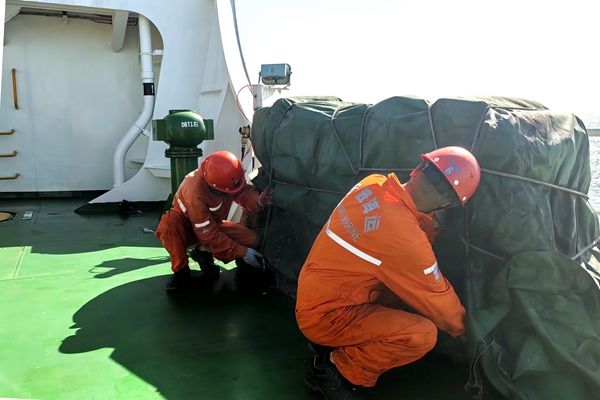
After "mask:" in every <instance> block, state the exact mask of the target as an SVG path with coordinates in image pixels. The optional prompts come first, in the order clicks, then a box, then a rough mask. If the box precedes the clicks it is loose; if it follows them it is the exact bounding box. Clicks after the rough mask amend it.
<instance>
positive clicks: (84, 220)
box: [0, 198, 162, 254]
mask: <svg viewBox="0 0 600 400" xmlns="http://www.w3.org/2000/svg"><path fill="white" fill-rule="evenodd" d="M85 201H86V200H85V199H78V198H75V199H0V208H1V209H2V210H6V211H10V212H15V213H16V214H17V215H16V216H15V218H13V219H12V220H10V221H6V222H3V223H2V224H0V238H1V243H2V246H3V247H19V246H31V252H32V253H38V254H76V253H87V252H92V251H100V250H105V249H109V248H113V247H122V246H131V247H162V245H161V243H160V240H158V239H157V238H156V237H154V235H153V234H152V233H147V232H145V231H144V229H145V228H149V229H150V230H152V231H153V230H155V229H156V227H157V226H158V222H159V219H160V216H161V211H160V210H155V209H147V210H144V211H143V212H141V213H135V214H130V215H123V214H119V213H118V211H117V210H116V206H115V207H114V208H115V210H114V212H107V213H102V214H91V215H79V214H76V213H75V209H76V208H77V207H79V206H80V205H81V204H85ZM27 211H32V212H33V216H32V218H31V219H30V220H23V219H22V216H23V214H24V213H25V212H27Z"/></svg>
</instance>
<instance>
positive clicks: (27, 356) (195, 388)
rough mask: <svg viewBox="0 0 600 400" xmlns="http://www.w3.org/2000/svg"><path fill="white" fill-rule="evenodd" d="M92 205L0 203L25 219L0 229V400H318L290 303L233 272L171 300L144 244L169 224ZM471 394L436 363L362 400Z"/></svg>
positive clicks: (161, 261) (461, 379) (164, 262)
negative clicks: (244, 285)
mask: <svg viewBox="0 0 600 400" xmlns="http://www.w3.org/2000/svg"><path fill="white" fill-rule="evenodd" d="M86 202H87V199H85V198H68V199H65V198H48V199H3V200H0V211H9V212H15V213H17V215H16V216H15V218H13V219H12V220H8V221H4V222H1V223H0V301H1V304H2V308H1V309H0V321H1V322H0V372H1V373H0V397H3V398H19V399H140V400H141V399H181V400H184V399H185V400H188V399H221V400H228V399H235V400H237V399H269V400H275V399H290V400H292V399H293V400H302V399H307V400H308V399H321V398H322V397H321V395H320V394H319V393H317V392H313V391H311V390H310V389H308V388H307V387H306V386H305V384H304V383H303V375H304V372H305V370H306V368H307V366H308V362H309V359H310V357H311V353H310V351H309V349H308V347H307V341H306V339H305V338H304V337H303V335H302V334H301V332H300V331H299V330H298V327H297V325H296V322H295V319H294V313H293V310H294V300H293V299H292V298H291V297H288V296H286V295H284V294H283V293H281V292H279V291H277V290H274V291H272V292H270V293H267V294H263V295H259V296H244V295H241V294H239V293H238V292H237V291H236V288H235V280H234V275H235V273H234V272H235V271H234V270H233V268H232V265H226V266H223V270H222V273H221V277H220V279H219V281H218V282H217V283H216V284H214V285H213V286H207V287H205V288H204V289H203V290H200V291H197V292H194V293H191V294H188V295H186V296H173V295H168V294H167V293H166V292H165V283H166V281H167V279H168V277H169V276H170V264H169V259H168V254H167V253H166V251H165V250H164V249H163V248H162V246H161V244H160V242H159V241H158V240H157V239H156V238H155V237H154V235H152V234H151V233H146V232H145V231H144V228H150V229H155V228H156V225H157V223H158V219H159V216H160V210H146V211H145V212H143V213H139V214H130V215H120V214H119V213H117V212H116V211H117V210H116V208H115V210H114V211H115V212H112V213H111V212H109V213H102V214H93V215H92V214H90V215H80V214H77V213H75V212H74V210H75V209H77V208H78V207H79V206H81V205H84V204H86ZM26 211H33V216H32V218H31V219H29V220H26V219H22V216H23V214H24V212H26ZM191 267H192V269H193V270H194V269H195V270H198V266H197V265H195V264H192V265H191ZM197 273H198V274H199V272H197ZM467 380H468V365H460V366H455V365H454V363H453V361H452V360H449V359H447V358H444V357H442V356H441V355H438V354H435V353H431V354H429V355H427V356H426V357H424V358H423V359H422V360H419V361H417V362H415V363H413V364H411V365H408V366H404V367H400V368H396V369H394V370H392V371H389V372H387V373H385V374H384V375H382V376H381V378H380V380H379V382H378V384H377V386H376V387H375V388H372V389H367V390H365V392H364V393H365V396H367V398H369V399H398V398H402V399H404V400H412V399H446V400H453V399H468V398H470V396H469V395H468V394H467V393H465V391H464V389H463V385H464V384H465V383H466V381H467Z"/></svg>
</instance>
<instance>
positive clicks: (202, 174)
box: [155, 151, 272, 291]
mask: <svg viewBox="0 0 600 400" xmlns="http://www.w3.org/2000/svg"><path fill="white" fill-rule="evenodd" d="M271 197H272V191H271V190H270V189H269V188H266V189H265V190H264V191H263V192H262V193H258V192H257V191H256V190H255V189H254V187H253V186H252V185H249V184H247V183H246V180H245V174H244V168H243V166H242V163H241V161H240V160H239V159H238V158H237V157H236V156H235V155H233V154H232V153H230V152H228V151H217V152H215V153H213V154H211V155H209V156H208V157H206V158H205V159H204V160H203V161H202V163H201V164H200V168H198V169H197V170H195V171H192V172H190V173H189V174H188V175H186V177H185V178H184V179H183V181H182V182H181V185H180V186H179V189H178V190H177V193H175V196H174V197H173V207H172V208H171V209H170V210H168V211H166V212H165V213H164V214H163V215H162V217H161V219H160V223H159V224H158V228H157V229H156V232H155V235H156V237H157V238H159V239H160V240H161V241H162V244H163V246H164V248H165V249H166V250H167V252H168V253H169V255H170V256H171V270H172V271H173V273H174V274H173V276H172V277H171V278H170V280H169V281H168V283H167V291H185V290H189V289H190V288H191V275H190V267H189V265H188V255H187V249H188V248H189V247H191V246H195V247H194V248H193V250H192V251H191V252H190V257H191V258H192V259H193V260H195V261H196V262H198V264H199V266H200V270H201V271H202V272H203V273H204V275H208V276H210V277H211V278H212V279H217V278H218V276H219V271H220V270H219V267H218V266H217V265H215V264H214V262H213V257H214V258H216V259H217V260H220V261H222V262H224V263H228V262H230V261H233V260H236V259H243V260H244V261H245V262H246V263H247V264H249V265H251V266H253V267H256V268H262V262H263V259H262V258H263V257H262V254H260V253H259V252H257V251H256V250H255V248H256V246H257V245H258V237H257V235H256V234H255V233H254V232H253V231H252V230H250V229H248V228H246V227H244V226H241V225H238V224H236V223H234V222H230V221H224V219H226V218H227V216H228V214H229V210H230V209H231V205H232V203H233V202H236V203H237V204H239V205H240V206H241V207H243V208H244V209H246V210H248V211H252V212H259V211H261V210H262V209H263V208H264V207H266V206H268V205H270V204H271Z"/></svg>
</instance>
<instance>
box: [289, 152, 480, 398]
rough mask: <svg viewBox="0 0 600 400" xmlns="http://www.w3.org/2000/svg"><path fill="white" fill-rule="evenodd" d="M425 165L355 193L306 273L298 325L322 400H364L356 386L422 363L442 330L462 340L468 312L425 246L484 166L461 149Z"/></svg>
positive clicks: (310, 377)
mask: <svg viewBox="0 0 600 400" xmlns="http://www.w3.org/2000/svg"><path fill="white" fill-rule="evenodd" d="M421 158H422V160H423V162H422V163H421V164H420V165H419V166H418V167H417V168H416V169H415V170H414V171H413V172H412V173H411V179H410V180H409V181H408V182H407V183H405V184H401V183H400V182H399V180H398V178H397V177H396V175H395V174H393V173H392V174H389V175H388V176H387V177H386V176H383V175H370V176H368V177H367V178H365V179H363V180H362V181H361V182H360V183H358V184H357V185H356V186H354V187H353V188H352V190H350V192H349V193H348V194H347V195H346V196H345V197H344V198H343V200H342V201H341V202H340V203H339V204H338V206H337V207H336V208H335V210H334V211H333V213H332V214H331V217H330V218H329V220H328V221H327V223H326V225H325V226H324V228H323V229H322V230H321V232H320V233H319V235H318V236H317V238H316V240H315V242H314V244H313V247H312V249H311V251H310V253H309V255H308V258H307V259H306V262H305V264H304V266H303V267H302V271H301V273H300V276H299V279H298V292H297V301H296V320H297V322H298V326H299V328H300V330H301V331H302V333H303V334H304V335H305V336H306V337H307V338H308V339H309V340H310V341H311V347H312V349H313V351H315V352H316V353H318V354H317V355H316V356H314V358H313V360H312V363H311V365H310V367H309V370H308V372H307V374H306V376H305V382H306V384H307V385H308V386H309V387H311V388H312V389H314V390H318V391H321V392H322V393H323V395H324V396H325V397H326V398H327V399H344V400H348V399H360V398H363V397H361V395H360V394H359V391H357V390H356V387H355V386H365V387H372V386H374V385H375V383H376V382H377V378H378V377H379V376H380V375H381V374H382V373H383V372H385V371H387V370H389V369H392V368H394V367H397V366H401V365H405V364H408V363H411V362H413V361H415V360H418V359H419V358H421V357H423V356H424V355H425V354H426V353H427V352H429V351H430V350H431V349H432V348H433V347H434V345H435V344H436V341H437V330H438V329H441V330H443V331H446V332H448V333H449V334H450V335H452V336H453V337H457V338H460V337H461V336H462V335H463V334H464V331H465V325H464V324H465V321H464V320H465V309H464V307H463V306H462V304H461V302H460V300H459V298H458V296H457V295H456V293H455V292H454V289H453V288H452V286H451V285H450V283H449V282H448V281H447V280H446V279H445V278H444V277H443V276H442V273H441V271H440V269H439V268H438V264H437V261H436V257H435V255H434V253H433V250H432V247H431V244H432V243H433V239H434V238H435V236H436V235H437V233H438V232H439V225H438V224H437V221H436V220H435V219H434V218H432V216H433V215H434V214H433V212H434V211H436V210H441V209H444V208H446V207H451V206H459V205H463V206H464V204H465V203H466V202H467V200H469V198H470V197H471V196H472V194H473V193H474V192H475V190H476V188H477V186H478V184H479V180H480V168H479V164H478V163H477V160H476V159H475V157H473V155H472V154H471V153H470V152H468V151H467V150H465V149H462V148H460V147H445V148H440V149H437V150H434V151H432V152H431V153H428V154H424V155H422V156H421ZM402 305H408V306H409V307H410V308H411V309H413V310H415V311H416V313H412V312H407V311H404V310H402V309H400V307H402ZM404 308H406V307H404Z"/></svg>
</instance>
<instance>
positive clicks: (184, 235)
mask: <svg viewBox="0 0 600 400" xmlns="http://www.w3.org/2000/svg"><path fill="white" fill-rule="evenodd" d="M219 230H220V231H221V232H223V233H224V234H225V235H227V236H228V237H229V238H230V239H231V240H233V241H234V242H237V243H239V244H241V245H242V246H246V247H253V248H254V247H256V246H257V245H258V236H257V235H256V233H254V232H253V231H252V230H250V229H248V228H246V227H244V226H241V225H239V224H236V223H235V222H230V221H222V222H221V224H220V225H219ZM154 235H155V236H156V237H157V238H159V239H160V240H161V242H162V244H163V247H164V248H165V249H166V250H167V252H168V253H169V255H170V256H171V270H172V271H173V272H177V271H179V270H180V269H181V268H183V267H185V266H187V265H188V257H187V249H188V248H189V247H191V246H196V245H203V244H204V243H202V242H201V241H200V240H199V239H198V237H197V236H196V233H195V232H194V228H193V227H192V224H191V222H190V221H189V220H188V219H187V218H186V217H185V216H184V215H182V214H180V213H178V212H176V211H173V210H167V211H166V212H165V213H164V214H163V215H162V217H161V219H160V223H159V224H158V228H157V229H156V232H155V233H154ZM213 256H214V257H215V258H216V259H217V260H221V261H224V262H229V261H232V260H229V259H228V257H229V255H226V254H221V253H213Z"/></svg>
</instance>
